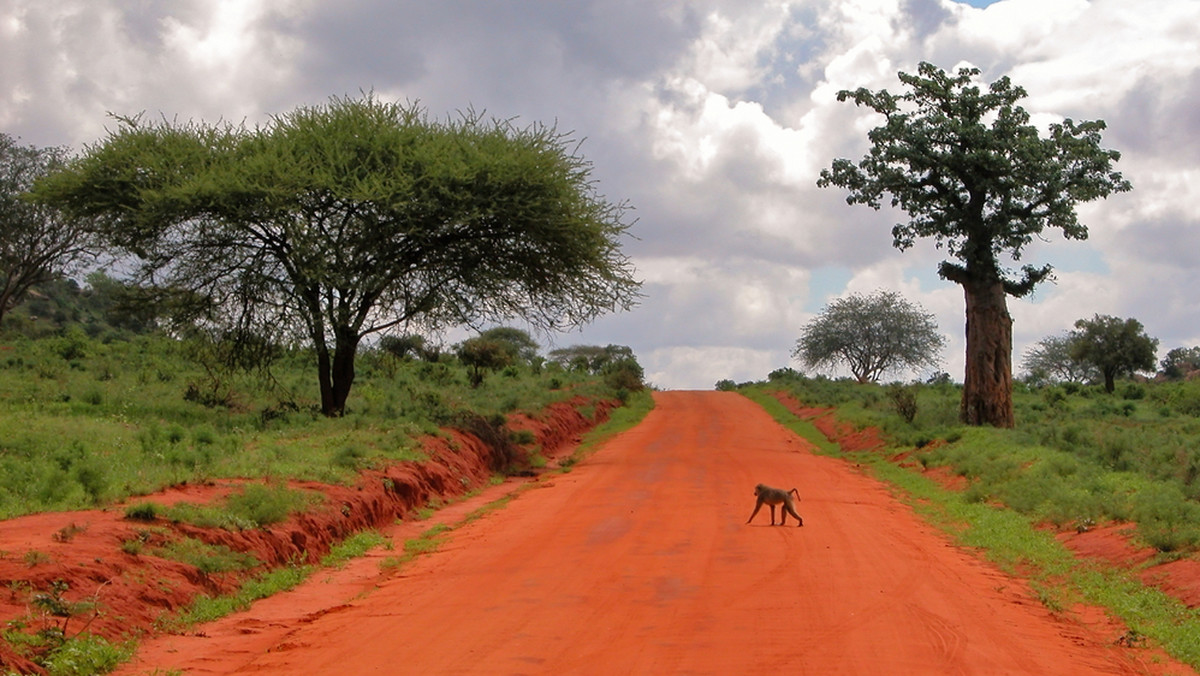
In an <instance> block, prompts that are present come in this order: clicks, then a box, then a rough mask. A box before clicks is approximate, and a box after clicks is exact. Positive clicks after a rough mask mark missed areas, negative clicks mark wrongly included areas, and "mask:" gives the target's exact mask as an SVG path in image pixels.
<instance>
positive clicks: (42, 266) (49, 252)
mask: <svg viewBox="0 0 1200 676" xmlns="http://www.w3.org/2000/svg"><path fill="white" fill-rule="evenodd" d="M65 156H66V153H65V151H63V150H62V149H61V148H35V147H33V146H22V145H18V144H17V142H16V141H15V140H14V139H13V138H12V137H11V136H9V135H7V134H2V133H0V321H3V319H4V315H5V314H6V313H7V312H8V311H9V310H11V309H13V308H14V307H16V306H17V305H19V304H20V302H21V301H22V300H23V299H24V297H25V294H26V293H27V292H28V291H29V289H30V288H31V287H33V286H36V285H38V284H44V283H46V282H49V281H51V280H53V279H55V278H56V277H58V276H60V275H61V274H63V273H64V272H66V271H70V270H71V268H72V267H73V266H74V265H75V264H76V263H79V262H81V261H82V260H84V259H86V258H88V257H90V256H93V255H95V253H96V251H97V246H96V240H95V238H94V237H93V236H92V235H91V233H90V225H91V224H90V222H89V221H87V220H84V219H72V218H68V217H67V216H66V215H65V214H63V213H62V212H61V211H59V210H58V209H56V208H53V207H50V206H46V205H42V204H36V203H34V202H31V201H29V200H27V199H25V195H26V193H27V192H28V191H29V189H30V188H31V187H32V186H33V183H34V181H35V180H37V179H38V178H40V177H41V176H43V175H45V174H47V173H49V172H52V171H54V170H56V169H58V168H60V167H61V166H62V165H63V163H64V161H65Z"/></svg>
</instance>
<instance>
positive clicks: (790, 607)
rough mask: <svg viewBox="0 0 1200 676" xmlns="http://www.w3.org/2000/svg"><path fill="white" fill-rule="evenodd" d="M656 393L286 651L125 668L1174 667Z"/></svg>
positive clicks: (740, 420) (761, 435)
mask: <svg viewBox="0 0 1200 676" xmlns="http://www.w3.org/2000/svg"><path fill="white" fill-rule="evenodd" d="M655 397H656V402H657V408H656V409H655V410H654V411H653V412H652V413H651V414H650V415H649V416H648V417H647V418H646V420H645V421H643V423H642V424H641V425H639V426H638V427H636V428H634V429H632V430H630V431H628V432H626V433H624V434H622V435H621V436H619V437H617V438H616V439H614V440H612V441H611V442H609V443H608V444H607V445H605V447H604V448H602V449H600V450H599V451H598V452H596V453H595V454H594V455H593V456H592V457H591V458H589V459H588V460H586V461H585V462H582V463H580V464H578V465H576V467H575V468H574V469H573V470H572V471H571V472H570V473H567V474H563V475H559V476H555V477H553V478H552V479H550V480H548V481H544V482H543V486H542V487H540V488H536V489H533V490H527V491H524V492H522V493H520V495H519V497H518V498H517V499H515V500H513V501H512V502H510V503H509V504H508V505H507V506H506V507H505V508H504V509H502V510H499V511H496V512H492V513H490V514H488V515H487V516H485V517H484V518H482V519H479V520H476V521H473V522H471V523H469V524H467V525H465V526H463V527H461V528H459V529H457V530H455V531H453V532H452V533H450V535H449V538H448V540H447V543H446V544H445V545H444V546H443V547H442V549H441V550H439V551H438V552H435V553H434V554H432V555H429V556H425V557H422V558H419V559H417V560H415V561H413V562H412V563H410V564H407V565H406V566H405V567H404V568H403V569H402V570H401V571H400V574H399V575H397V576H395V577H393V578H391V579H387V580H383V581H381V582H379V583H378V587H377V588H376V589H374V590H372V591H371V592H370V593H368V594H365V595H363V596H361V597H360V598H355V599H353V600H345V601H344V602H345V603H346V605H347V607H345V608H342V609H340V610H339V612H336V613H329V614H327V615H322V616H319V617H316V618H315V619H312V620H311V621H310V622H309V623H307V624H304V625H302V626H296V627H295V628H294V629H292V630H291V631H289V632H288V633H287V635H286V637H285V639H281V641H280V643H281V644H282V645H274V646H272V645H265V646H261V645H260V646H258V648H257V649H256V650H257V652H253V651H251V650H249V649H245V650H242V651H241V652H235V651H232V650H223V648H222V644H221V643H220V642H219V641H213V642H211V643H208V644H205V643H204V641H203V640H193V641H190V642H188V641H181V642H179V643H176V644H175V645H174V646H172V647H166V648H164V647H163V645H160V646H158V647H156V648H154V649H150V650H147V651H144V653H146V655H147V657H146V658H145V660H144V661H142V662H141V663H140V664H138V665H136V666H137V667H138V668H140V669H141V671H137V670H134V671H131V672H130V673H147V672H150V671H152V670H153V669H154V668H160V669H170V668H185V669H189V671H188V673H189V674H205V673H211V674H215V673H233V672H235V671H242V672H250V671H256V672H262V673H305V674H345V673H427V674H564V673H572V674H616V673H628V674H667V673H670V674H735V673H736V674H767V673H771V674H775V673H780V672H781V671H782V672H784V673H798V674H870V675H871V676H878V675H879V674H892V673H929V674H934V673H936V674H1059V673H1071V674H1136V673H1159V672H1160V671H1161V665H1157V664H1155V665H1152V668H1151V667H1147V666H1146V665H1143V664H1141V663H1139V662H1138V661H1136V660H1135V657H1134V656H1136V653H1133V652H1130V651H1127V650H1123V649H1118V648H1116V647H1113V646H1112V645H1111V642H1110V640H1109V638H1108V637H1105V636H1099V635H1096V634H1092V633H1089V631H1088V630H1086V629H1085V628H1082V627H1079V626H1076V625H1073V624H1071V623H1069V622H1066V621H1064V620H1061V619H1059V618H1056V617H1054V616H1052V615H1051V614H1050V613H1049V612H1048V611H1046V610H1045V609H1044V608H1043V607H1041V606H1040V605H1038V604H1037V603H1036V602H1033V601H1031V600H1030V597H1029V596H1028V594H1026V593H1024V592H1022V591H1020V590H1022V589H1023V586H1022V585H1021V584H1020V583H1019V582H1017V581H1013V580H1009V579H1007V578H1005V577H1004V576H1002V575H1000V574H999V573H997V572H996V571H995V570H993V569H991V568H990V567H989V566H987V565H985V564H983V563H981V562H980V561H979V560H978V559H976V558H974V557H972V556H971V555H970V554H967V553H965V552H963V551H960V550H958V549H956V548H955V547H953V546H951V545H950V544H949V543H948V542H947V541H946V540H945V538H943V537H942V536H941V535H940V534H938V533H936V532H934V531H933V529H932V528H930V527H928V526H926V525H924V524H923V523H921V522H920V521H919V520H918V519H917V518H916V517H915V516H913V514H912V513H911V510H909V509H908V508H906V507H904V506H903V505H901V504H900V503H898V502H897V501H896V500H895V499H894V498H893V497H891V495H890V494H889V492H888V491H887V490H886V489H885V488H884V487H882V486H881V485H880V484H879V483H877V482H875V481H874V480H871V479H869V478H867V477H864V476H862V475H861V474H859V473H858V472H856V471H854V469H853V468H852V467H850V466H849V465H848V464H846V463H844V462H842V461H839V460H834V459H830V458H826V457H821V456H816V455H813V454H812V453H811V452H810V449H809V447H808V445H807V443H806V442H804V441H803V440H802V439H800V438H798V437H796V436H795V435H793V434H791V433H790V432H788V431H787V430H785V429H784V428H782V427H781V426H779V425H778V424H776V423H775V422H774V421H773V420H771V419H770V418H769V416H767V415H766V414H765V413H764V412H763V411H762V410H761V409H759V408H758V407H757V406H755V405H754V404H753V403H752V402H750V401H749V400H747V399H745V398H743V397H741V396H739V395H737V394H733V393H719V392H664V393H657V394H656V395H655ZM759 482H767V483H772V484H773V485H787V486H789V487H790V486H793V485H795V486H796V487H797V488H799V490H800V494H801V496H802V498H803V499H802V501H801V502H800V503H799V505H798V507H799V511H800V513H801V515H802V516H803V517H804V522H805V526H804V527H803V528H796V527H794V526H792V527H786V528H785V527H778V526H777V527H769V526H765V525H763V526H758V525H755V526H746V525H744V521H745V518H746V514H748V513H749V512H748V511H747V510H749V509H751V508H752V507H753V504H754V497H753V495H752V490H753V487H754V485H755V484H756V483H759ZM285 596H286V595H285ZM271 601H272V602H274V603H277V604H278V603H283V602H285V599H283V600H277V599H272V600H271ZM340 602H341V601H340ZM251 612H252V613H253V612H255V611H253V610H252V611H251ZM219 633H220V632H219V631H214V632H212V635H218V634H219ZM164 645H166V644H164ZM285 647H286V648H287V649H286V650H284V649H283V648H285ZM172 651H173V652H172ZM221 654H227V655H229V659H228V660H227V661H226V662H225V663H223V664H216V663H214V661H213V657H214V655H221ZM150 655H157V656H160V657H162V658H163V659H162V660H157V661H151V658H150V657H149V656H150ZM194 667H195V668H196V670H195V671H191V670H190V669H192V668H194Z"/></svg>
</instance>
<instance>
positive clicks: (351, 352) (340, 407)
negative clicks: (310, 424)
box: [325, 336, 358, 416]
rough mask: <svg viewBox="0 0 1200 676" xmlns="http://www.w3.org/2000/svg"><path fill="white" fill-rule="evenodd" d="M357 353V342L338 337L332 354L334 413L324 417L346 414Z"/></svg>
mask: <svg viewBox="0 0 1200 676" xmlns="http://www.w3.org/2000/svg"><path fill="white" fill-rule="evenodd" d="M357 352H358V340H357V339H356V338H354V339H352V338H349V337H342V336H339V337H338V341H337V347H336V348H335V350H334V353H333V373H332V376H333V392H332V394H333V406H334V411H335V412H334V413H326V414H325V415H334V416H340V415H342V414H344V413H345V412H346V399H347V398H348V397H349V396H350V386H351V385H353V384H354V357H355V354H356V353H357Z"/></svg>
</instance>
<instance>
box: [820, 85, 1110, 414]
mask: <svg viewBox="0 0 1200 676" xmlns="http://www.w3.org/2000/svg"><path fill="white" fill-rule="evenodd" d="M978 75H979V70H978V69H976V68H960V69H959V70H958V73H957V75H949V74H947V73H946V72H945V71H943V70H941V69H940V68H938V67H936V66H933V65H931V64H928V63H922V64H920V66H919V67H918V69H917V74H915V75H911V74H908V73H900V74H899V77H900V81H901V82H902V83H903V84H904V85H905V86H906V87H907V91H906V92H905V93H903V94H899V95H895V94H891V93H889V92H888V91H887V90H886V89H882V90H880V91H877V92H872V91H870V90H868V89H865V88H860V89H857V90H855V91H848V90H843V91H840V92H838V100H839V101H845V100H847V99H852V100H853V101H854V102H855V104H856V105H859V106H866V107H868V108H870V109H872V110H874V111H875V112H876V113H879V114H880V115H882V116H883V117H884V124H883V125H881V126H879V127H876V128H875V129H873V130H871V131H870V132H869V133H868V138H869V140H870V141H871V144H872V147H871V149H870V151H869V152H868V153H867V155H866V156H864V157H863V159H862V160H861V161H860V162H859V163H858V164H857V165H855V164H854V163H853V162H851V161H850V160H846V159H837V160H834V162H833V165H832V167H831V168H830V169H826V170H823V171H822V172H821V177H820V179H819V180H818V181H817V185H819V186H821V187H828V186H831V185H836V186H840V187H842V188H845V189H847V190H849V191H850V194H849V196H848V197H847V198H846V201H847V202H848V203H849V204H865V205H867V206H870V207H872V208H874V209H879V208H880V207H881V204H882V200H883V196H884V195H885V194H887V195H890V197H891V199H890V203H891V206H893V207H899V208H900V209H902V210H903V211H904V212H906V213H907V215H908V217H909V219H910V220H909V221H908V222H907V223H900V224H897V225H896V226H895V227H894V228H892V238H893V245H894V246H895V247H896V248H897V249H900V250H901V251H904V250H906V249H908V248H909V247H911V246H912V245H913V244H914V242H915V240H916V239H917V238H919V237H932V238H933V239H934V241H935V243H936V244H937V246H938V247H939V248H942V247H944V248H945V249H946V250H947V252H949V254H950V255H951V256H952V257H953V258H955V259H957V261H956V262H955V261H950V260H945V261H942V263H941V264H940V265H939V267H938V273H939V274H940V275H941V277H942V278H943V279H947V280H949V281H952V282H954V283H956V284H959V285H960V286H962V288H963V293H964V295H965V297H966V317H967V322H966V345H967V347H966V374H965V377H964V382H963V394H962V403H961V407H960V417H961V418H962V420H963V422H965V423H967V424H971V425H982V424H989V425H994V426H997V427H1012V425H1013V422H1014V420H1013V410H1012V317H1011V316H1010V315H1009V313H1008V301H1007V297H1008V296H1013V297H1015V298H1021V297H1024V296H1026V295H1028V294H1029V293H1031V292H1032V291H1033V289H1034V287H1035V286H1037V285H1038V284H1039V283H1041V282H1042V281H1044V280H1046V279H1047V278H1049V277H1050V274H1051V272H1052V269H1051V266H1049V265H1046V266H1043V267H1036V266H1033V265H1025V266H1023V267H1022V268H1021V270H1020V271H1019V272H1016V271H1013V270H1011V269H1009V268H1008V267H1007V266H1006V263H1005V260H1004V257H1005V256H1007V258H1008V259H1011V260H1012V261H1019V260H1020V258H1021V254H1022V253H1023V250H1024V248H1025V246H1026V245H1028V244H1029V243H1030V242H1031V241H1032V240H1033V237H1035V236H1039V235H1040V234H1041V233H1042V231H1043V230H1044V229H1046V228H1047V227H1050V228H1058V229H1060V230H1061V231H1062V234H1063V236H1064V237H1065V238H1067V239H1085V238H1086V237H1087V228H1086V227H1085V226H1084V225H1082V224H1081V223H1079V221H1078V219H1077V218H1076V215H1075V204H1076V203H1079V202H1088V201H1090V200H1094V199H1097V198H1100V197H1107V196H1108V195H1109V194H1110V193H1113V192H1121V191H1125V190H1129V189H1130V185H1129V183H1128V182H1127V181H1126V180H1125V179H1123V178H1122V177H1121V174H1119V173H1117V172H1115V171H1113V170H1112V164H1113V162H1115V161H1117V160H1118V159H1119V158H1120V153H1118V152H1116V151H1113V150H1106V149H1103V148H1101V147H1100V132H1101V131H1102V130H1103V129H1104V127H1105V125H1104V122H1103V121H1100V120H1096V121H1084V122H1079V123H1076V122H1073V121H1072V120H1070V119H1066V120H1064V121H1063V122H1062V123H1059V124H1052V125H1050V127H1049V135H1048V136H1044V137H1043V136H1041V135H1040V134H1039V132H1038V130H1037V128H1036V127H1034V126H1033V125H1031V124H1029V119H1030V118H1029V114H1028V113H1027V112H1026V111H1025V109H1023V108H1021V107H1020V106H1018V105H1016V104H1017V101H1019V100H1020V99H1022V98H1024V97H1025V95H1026V94H1025V90H1024V89H1022V88H1021V87H1018V86H1014V85H1013V84H1012V83H1011V82H1010V81H1009V79H1008V78H1007V77H1002V78H1000V79H999V80H997V81H995V82H993V83H992V84H991V85H990V86H988V88H987V90H986V91H981V89H980V88H979V86H977V85H976V84H975V79H976V78H977V77H978Z"/></svg>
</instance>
